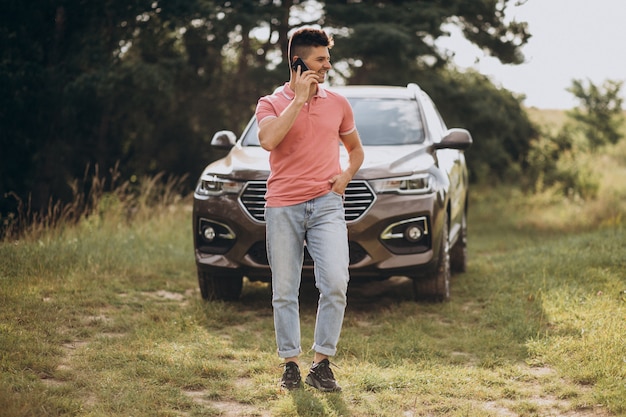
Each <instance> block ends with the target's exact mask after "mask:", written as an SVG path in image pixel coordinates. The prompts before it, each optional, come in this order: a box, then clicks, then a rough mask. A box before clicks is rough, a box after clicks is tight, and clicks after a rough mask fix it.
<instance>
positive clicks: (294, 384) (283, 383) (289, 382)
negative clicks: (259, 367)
mask: <svg viewBox="0 0 626 417" xmlns="http://www.w3.org/2000/svg"><path fill="white" fill-rule="evenodd" d="M284 366H285V371H284V372H283V377H282V378H281V379H280V387H281V388H283V389H286V390H292V389H296V388H300V380H301V378H300V368H298V364H297V363H295V362H287V363H286V364H285V365H284Z"/></svg>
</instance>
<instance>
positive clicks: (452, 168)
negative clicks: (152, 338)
mask: <svg viewBox="0 0 626 417" xmlns="http://www.w3.org/2000/svg"><path fill="white" fill-rule="evenodd" d="M332 90H334V91H337V92H339V93H341V94H342V95H344V96H345V97H347V99H348V100H349V101H350V103H351V104H352V107H353V109H354V115H355V119H356V125H357V129H358V131H359V134H360V136H361V140H362V142H363V146H364V150H365V161H364V162H363V165H362V166H361V169H360V170H359V172H358V173H357V174H356V176H355V177H354V178H353V180H352V182H350V184H349V186H348V188H347V189H346V193H345V203H344V205H345V216H346V221H347V224H348V234H349V242H350V279H351V280H381V279H386V278H389V277H392V276H406V277H409V278H412V279H413V283H414V285H413V288H414V295H415V298H416V299H431V300H436V301H445V300H448V299H449V297H450V271H451V270H453V271H455V272H463V271H465V268H466V262H467V249H466V247H467V200H468V175H467V168H466V165H465V156H464V153H463V151H464V150H466V149H467V148H469V146H470V145H471V143H472V138H471V135H470V134H469V132H468V131H467V130H464V129H448V128H447V127H446V125H445V123H444V121H443V119H442V118H441V116H440V115H439V113H438V111H437V109H436V107H435V105H434V104H433V103H432V101H431V99H430V98H429V97H428V95H427V94H426V93H425V92H424V91H422V90H421V89H420V88H419V87H418V86H417V85H416V84H409V85H407V86H406V87H388V86H347V87H337V88H332ZM211 145H212V146H215V147H218V148H226V149H230V152H229V153H228V155H227V156H226V157H225V158H223V159H220V160H218V161H215V162H213V163H211V164H210V165H208V166H207V167H206V168H205V169H204V172H203V173H202V175H201V177H200V179H199V181H198V185H197V187H196V190H195V193H194V205H193V236H194V247H195V258H196V265H197V269H198V281H199V285H200V290H201V293H202V297H203V298H205V299H208V300H236V299H238V298H239V295H240V294H241V290H242V285H243V279H244V277H247V278H248V279H249V280H251V281H256V280H262V281H270V279H271V271H270V268H269V265H268V261H267V253H266V249H265V217H264V213H265V208H264V206H265V201H264V198H263V196H264V194H265V189H266V180H267V178H268V176H269V158H268V156H269V153H268V152H267V151H265V150H263V149H262V148H261V146H260V145H259V140H258V137H257V125H256V121H255V118H254V117H253V118H252V119H251V120H250V122H249V123H248V125H247V127H246V128H245V130H244V132H243V134H242V135H241V137H240V138H239V139H238V140H237V138H236V136H235V134H234V133H233V132H230V131H219V132H217V133H216V134H215V135H214V137H213V139H212V141H211ZM340 152H341V155H342V156H341V157H342V161H344V162H345V161H346V160H347V153H346V152H345V149H343V148H341V149H340ZM303 277H304V278H305V279H306V278H310V277H313V264H312V260H311V257H310V256H308V254H306V256H305V260H304V267H303Z"/></svg>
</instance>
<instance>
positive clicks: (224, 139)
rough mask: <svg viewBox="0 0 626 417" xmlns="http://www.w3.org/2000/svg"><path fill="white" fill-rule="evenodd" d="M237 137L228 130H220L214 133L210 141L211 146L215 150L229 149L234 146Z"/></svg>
mask: <svg viewBox="0 0 626 417" xmlns="http://www.w3.org/2000/svg"><path fill="white" fill-rule="evenodd" d="M236 142H237V136H235V134H234V133H233V132H231V131H230V130H220V131H219V132H215V134H214V135H213V138H212V139H211V146H214V147H216V148H223V149H230V148H232V147H233V146H235V143H236Z"/></svg>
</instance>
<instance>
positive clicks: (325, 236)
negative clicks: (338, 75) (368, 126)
mask: <svg viewBox="0 0 626 417" xmlns="http://www.w3.org/2000/svg"><path fill="white" fill-rule="evenodd" d="M332 46H333V40H332V38H331V37H329V36H328V35H327V34H326V33H325V32H324V31H322V30H318V29H311V28H304V29H300V30H298V31H296V32H295V33H294V34H293V35H292V37H291V39H290V41H289V62H290V68H291V72H290V79H289V82H287V83H285V85H284V86H283V88H282V89H281V90H280V91H276V92H274V94H272V95H269V96H265V97H262V98H261V99H260V100H259V102H258V104H257V109H256V118H257V121H258V124H259V141H260V143H261V146H262V147H263V148H264V149H266V150H268V151H270V168H271V173H270V177H269V179H268V182H267V193H266V195H265V199H266V208H265V219H266V221H267V253H268V259H269V263H270V268H271V270H272V292H273V294H272V306H273V308H274V327H275V332H276V342H277V345H278V355H279V356H280V357H281V358H283V359H284V361H285V364H284V366H285V370H284V373H283V376H282V379H281V387H283V388H284V389H294V388H298V387H299V386H300V380H301V377H300V369H299V365H298V356H299V354H300V353H301V352H302V349H301V347H300V316H299V303H298V294H299V289H300V279H301V273H302V262H303V256H304V245H305V242H306V247H307V249H308V251H309V253H310V254H311V257H312V258H313V261H314V263H315V285H316V287H317V288H318V289H319V292H320V296H319V300H318V309H317V317H316V324H315V334H314V343H313V348H312V349H313V350H314V352H315V355H314V358H313V364H312V366H311V369H310V372H309V374H308V376H307V378H306V383H307V384H309V385H311V386H313V387H315V388H317V389H319V390H321V391H341V387H340V386H339V385H338V384H337V381H336V380H335V377H334V375H333V372H332V370H331V369H330V362H329V357H330V356H333V355H335V353H336V351H337V342H338V341H339V334H340V332H341V326H342V323H343V317H344V311H345V307H346V292H347V288H348V280H349V275H348V264H349V253H348V233H347V227H346V222H345V217H344V208H343V194H344V191H345V189H346V186H347V185H348V183H349V182H350V180H351V179H352V177H353V176H354V174H355V173H356V172H357V171H358V169H359V167H360V166H361V163H362V162H363V147H362V146H361V140H360V138H359V134H358V132H357V130H356V127H355V123H354V115H353V113H352V108H351V107H350V104H349V103H348V101H347V99H346V98H345V97H343V96H340V95H338V94H336V93H333V92H330V91H327V90H325V89H324V88H323V87H322V86H321V85H320V84H321V83H323V82H324V81H325V79H326V74H327V73H328V71H329V70H330V69H331V64H330V53H329V50H330V49H331V48H332ZM298 59H301V60H302V61H298ZM296 61H297V62H298V63H300V65H293V64H295V63H296ZM302 64H304V66H303V65H302ZM292 65H293V66H292ZM340 141H341V142H342V143H343V145H344V147H345V148H346V150H347V151H348V154H349V163H348V165H347V167H346V168H345V169H344V170H342V168H341V165H340V162H339V142H340Z"/></svg>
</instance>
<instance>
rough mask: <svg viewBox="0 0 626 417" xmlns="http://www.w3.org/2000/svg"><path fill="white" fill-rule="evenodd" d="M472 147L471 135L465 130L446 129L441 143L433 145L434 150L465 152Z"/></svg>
mask: <svg viewBox="0 0 626 417" xmlns="http://www.w3.org/2000/svg"><path fill="white" fill-rule="evenodd" d="M471 145H472V135H471V134H470V132H469V131H467V130H465V129H459V128H455V129H448V131H447V132H446V134H445V136H444V137H443V139H441V142H438V143H435V144H433V148H435V149H459V150H462V151H464V150H466V149H468V148H469V147H470V146H471Z"/></svg>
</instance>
